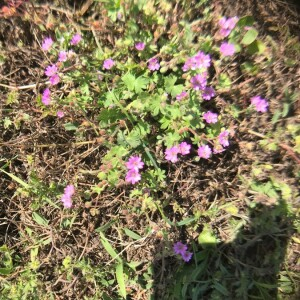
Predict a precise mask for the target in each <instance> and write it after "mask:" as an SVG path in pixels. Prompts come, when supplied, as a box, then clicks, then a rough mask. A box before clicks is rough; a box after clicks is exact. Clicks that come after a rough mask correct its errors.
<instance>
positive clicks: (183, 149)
mask: <svg viewBox="0 0 300 300" xmlns="http://www.w3.org/2000/svg"><path fill="white" fill-rule="evenodd" d="M178 148H179V153H180V154H181V155H187V154H189V153H190V151H191V145H189V144H188V143H186V142H182V143H180V144H179V146H178Z"/></svg>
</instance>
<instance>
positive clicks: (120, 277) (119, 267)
mask: <svg viewBox="0 0 300 300" xmlns="http://www.w3.org/2000/svg"><path fill="white" fill-rule="evenodd" d="M116 277H117V282H118V285H119V292H120V295H121V296H122V297H123V298H124V299H126V286H125V279H124V273H123V263H120V264H118V265H117V267H116Z"/></svg>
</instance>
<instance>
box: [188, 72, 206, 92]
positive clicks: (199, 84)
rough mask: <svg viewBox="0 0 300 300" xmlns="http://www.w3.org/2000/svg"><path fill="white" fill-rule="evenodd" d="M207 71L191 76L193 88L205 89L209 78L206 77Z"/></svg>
mask: <svg viewBox="0 0 300 300" xmlns="http://www.w3.org/2000/svg"><path fill="white" fill-rule="evenodd" d="M206 76H207V73H206V72H205V73H202V74H197V75H195V76H193V77H192V78H191V84H192V86H193V89H194V90H196V91H199V90H203V89H205V87H206V84H207V79H206Z"/></svg>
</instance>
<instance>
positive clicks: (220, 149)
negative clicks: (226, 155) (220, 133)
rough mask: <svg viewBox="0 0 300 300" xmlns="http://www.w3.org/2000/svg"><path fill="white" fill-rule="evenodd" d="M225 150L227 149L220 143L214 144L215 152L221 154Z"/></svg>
mask: <svg viewBox="0 0 300 300" xmlns="http://www.w3.org/2000/svg"><path fill="white" fill-rule="evenodd" d="M224 151H225V149H224V148H223V147H222V146H221V145H220V144H217V145H215V146H214V150H213V152H214V154H219V153H222V152H224Z"/></svg>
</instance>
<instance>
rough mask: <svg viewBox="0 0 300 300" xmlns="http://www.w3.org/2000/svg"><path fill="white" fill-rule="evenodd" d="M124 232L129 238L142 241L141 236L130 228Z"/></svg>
mask: <svg viewBox="0 0 300 300" xmlns="http://www.w3.org/2000/svg"><path fill="white" fill-rule="evenodd" d="M124 232H125V234H126V235H128V236H129V237H131V238H132V239H134V240H140V239H141V238H142V237H141V236H140V235H138V234H137V233H135V232H133V231H131V230H130V229H128V228H124Z"/></svg>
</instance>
